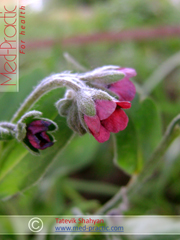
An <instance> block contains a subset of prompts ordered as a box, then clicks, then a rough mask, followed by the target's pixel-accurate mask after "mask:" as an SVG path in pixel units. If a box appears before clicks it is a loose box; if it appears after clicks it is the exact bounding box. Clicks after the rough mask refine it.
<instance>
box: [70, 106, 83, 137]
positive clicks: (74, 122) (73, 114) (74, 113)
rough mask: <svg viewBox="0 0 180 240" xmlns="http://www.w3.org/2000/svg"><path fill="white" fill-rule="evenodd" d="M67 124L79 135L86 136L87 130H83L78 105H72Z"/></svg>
mask: <svg viewBox="0 0 180 240" xmlns="http://www.w3.org/2000/svg"><path fill="white" fill-rule="evenodd" d="M67 123H68V126H69V127H70V128H71V129H72V130H73V131H75V132H77V133H78V134H79V135H84V134H85V133H86V130H85V129H84V128H83V126H82V124H81V121H80V118H79V111H78V108H77V105H76V103H73V104H72V105H71V108H70V111H69V114H68V116H67Z"/></svg>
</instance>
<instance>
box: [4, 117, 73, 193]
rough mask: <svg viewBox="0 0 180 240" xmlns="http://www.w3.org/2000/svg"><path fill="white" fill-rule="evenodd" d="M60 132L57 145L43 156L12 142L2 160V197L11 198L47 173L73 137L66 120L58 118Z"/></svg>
mask: <svg viewBox="0 0 180 240" xmlns="http://www.w3.org/2000/svg"><path fill="white" fill-rule="evenodd" d="M55 121H56V122H57V123H58V126H59V130H58V132H56V133H55V134H54V136H55V138H56V140H57V141H56V143H55V144H54V145H53V146H52V147H50V148H48V149H46V150H44V151H41V156H33V155H31V154H30V153H28V152H27V150H26V149H25V148H23V146H22V144H21V143H17V142H16V141H15V140H14V141H12V142H11V143H10V144H9V145H8V146H7V148H9V150H8V149H7V150H6V149H5V151H7V154H4V157H3V159H2V160H1V171H0V195H1V197H7V196H11V195H13V194H15V193H18V192H21V191H23V190H25V189H27V188H29V187H30V186H32V185H33V184H35V183H36V182H37V181H38V180H39V179H40V178H41V177H42V176H43V174H44V173H45V172H46V171H47V169H48V167H49V165H50V164H51V163H52V161H53V160H54V159H55V158H56V156H57V155H58V153H59V152H60V151H61V149H62V147H63V146H64V145H65V144H66V143H67V141H68V140H69V138H70V136H71V133H72V132H71V130H70V129H69V128H68V127H67V126H66V121H65V119H60V118H59V117H57V118H56V119H55Z"/></svg>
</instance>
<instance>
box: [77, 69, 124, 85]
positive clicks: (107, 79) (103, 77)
mask: <svg viewBox="0 0 180 240" xmlns="http://www.w3.org/2000/svg"><path fill="white" fill-rule="evenodd" d="M119 68H120V67H119V66H104V67H100V68H96V69H94V70H93V71H90V72H86V73H84V74H82V75H80V76H79V78H80V79H82V80H84V81H89V82H96V83H103V84H110V83H114V82H117V81H119V80H121V79H123V78H124V73H123V72H122V71H119Z"/></svg>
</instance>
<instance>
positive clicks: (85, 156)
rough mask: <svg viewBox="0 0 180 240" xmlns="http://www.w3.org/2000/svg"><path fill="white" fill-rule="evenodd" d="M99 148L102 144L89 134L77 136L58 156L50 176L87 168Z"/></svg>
mask: <svg viewBox="0 0 180 240" xmlns="http://www.w3.org/2000/svg"><path fill="white" fill-rule="evenodd" d="M99 146H100V144H99V143H98V142H97V141H96V140H95V139H94V138H93V137H92V136H91V135H89V134H85V135H84V136H75V137H74V139H73V140H72V141H71V142H70V143H69V144H68V146H67V147H66V148H65V149H64V151H62V152H60V153H59V154H58V155H57V156H56V161H55V162H54V164H52V166H51V168H50V171H51V174H50V175H52V174H53V176H55V175H56V174H57V176H60V175H65V174H68V173H71V172H74V171H77V170H78V169H80V168H82V167H85V166H86V165H87V164H89V163H90V162H91V161H92V160H93V158H94V157H95V155H96V152H97V150H98V148H99ZM53 176H52V177H53Z"/></svg>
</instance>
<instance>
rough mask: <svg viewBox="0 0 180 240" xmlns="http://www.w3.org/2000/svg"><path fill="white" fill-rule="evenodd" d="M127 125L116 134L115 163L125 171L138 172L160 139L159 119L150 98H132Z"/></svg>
mask: <svg viewBox="0 0 180 240" xmlns="http://www.w3.org/2000/svg"><path fill="white" fill-rule="evenodd" d="M127 113H128V116H129V123H128V127H127V128H126V129H125V130H124V131H122V132H119V133H117V134H116V138H117V159H116V161H117V163H118V165H119V166H120V167H121V168H122V169H124V170H125V171H126V172H128V173H130V174H132V173H135V172H139V171H140V170H141V168H142V166H143V163H144V161H146V160H147V159H148V158H149V157H150V155H151V154H152V153H153V151H154V149H155V148H156V146H157V144H158V143H159V141H160V139H161V121H160V117H159V114H158V110H157V107H156V105H155V103H154V102H153V101H152V100H151V99H145V100H144V101H142V102H140V101H139V99H138V97H137V96H136V98H135V99H134V101H133V103H132V107H131V109H130V110H129V111H127Z"/></svg>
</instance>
